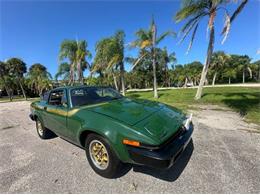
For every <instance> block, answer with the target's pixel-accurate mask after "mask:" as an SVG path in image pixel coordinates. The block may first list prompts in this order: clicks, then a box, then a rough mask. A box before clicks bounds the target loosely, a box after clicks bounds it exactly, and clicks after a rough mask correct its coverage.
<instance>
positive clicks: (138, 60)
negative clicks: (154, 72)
mask: <svg viewBox="0 0 260 195" xmlns="http://www.w3.org/2000/svg"><path fill="white" fill-rule="evenodd" d="M147 54H148V53H145V54H143V55H142V56H140V57H139V58H138V59H137V60H136V61H135V62H134V64H133V67H132V70H133V69H134V68H135V67H136V66H137V65H138V63H139V62H140V61H141V60H142V59H143V58H144V57H145V56H146V55H147Z"/></svg>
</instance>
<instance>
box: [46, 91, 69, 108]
mask: <svg viewBox="0 0 260 195" xmlns="http://www.w3.org/2000/svg"><path fill="white" fill-rule="evenodd" d="M64 92H65V91H64V90H60V91H54V92H51V94H50V98H49V104H50V105H56V106H60V105H62V102H64V100H65V101H66V95H65V93H64Z"/></svg>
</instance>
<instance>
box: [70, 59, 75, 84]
mask: <svg viewBox="0 0 260 195" xmlns="http://www.w3.org/2000/svg"><path fill="white" fill-rule="evenodd" d="M73 83H74V64H73V63H72V64H71V65H70V80H69V85H73Z"/></svg>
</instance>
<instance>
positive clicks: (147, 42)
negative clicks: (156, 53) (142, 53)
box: [140, 40, 152, 49]
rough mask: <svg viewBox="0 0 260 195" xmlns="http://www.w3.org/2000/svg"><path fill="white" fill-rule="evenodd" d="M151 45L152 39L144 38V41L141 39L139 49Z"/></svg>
mask: <svg viewBox="0 0 260 195" xmlns="http://www.w3.org/2000/svg"><path fill="white" fill-rule="evenodd" d="M151 45H152V41H150V40H145V41H142V42H141V45H140V48H141V49H144V48H145V47H149V46H151Z"/></svg>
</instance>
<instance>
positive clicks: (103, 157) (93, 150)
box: [89, 140, 109, 170]
mask: <svg viewBox="0 0 260 195" xmlns="http://www.w3.org/2000/svg"><path fill="white" fill-rule="evenodd" d="M89 154H90V158H91V160H92V162H93V163H94V165H95V166H96V167H97V168H99V169H101V170H105V169H106V168H107V167H108V164H109V156H108V152H107V149H106V147H105V145H104V144H103V143H101V142H100V141H98V140H92V141H91V142H90V144H89Z"/></svg>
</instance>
